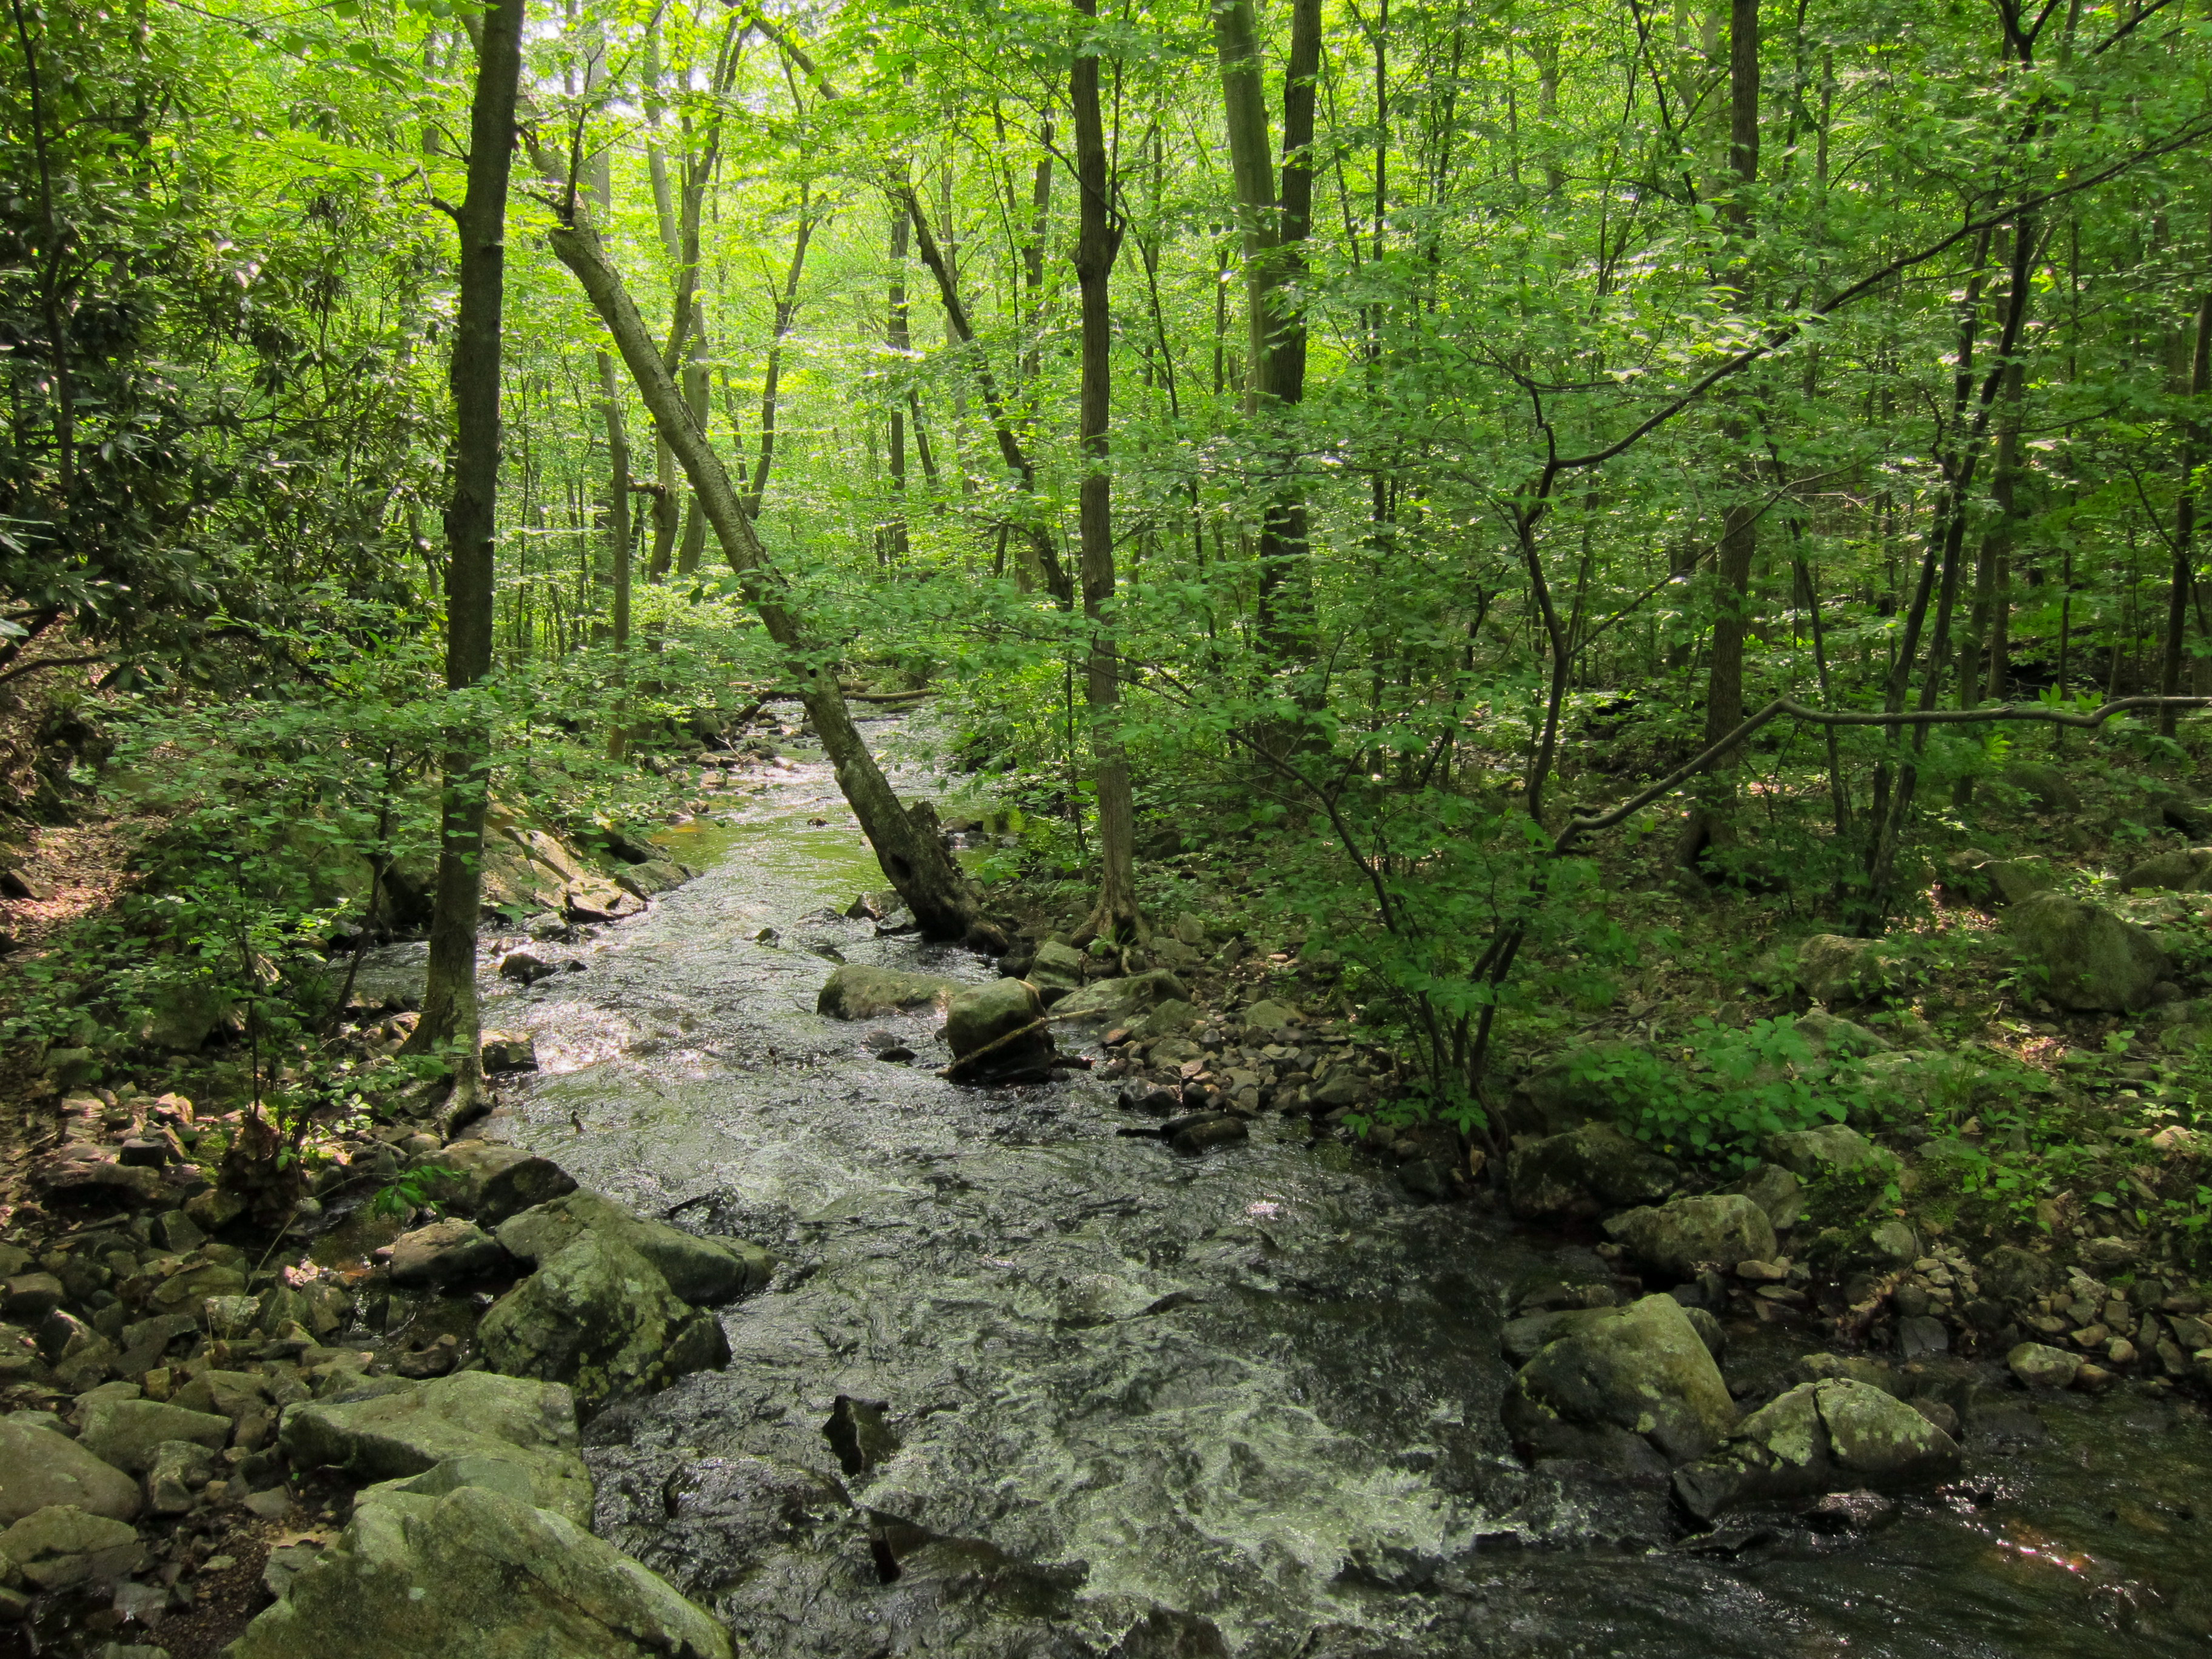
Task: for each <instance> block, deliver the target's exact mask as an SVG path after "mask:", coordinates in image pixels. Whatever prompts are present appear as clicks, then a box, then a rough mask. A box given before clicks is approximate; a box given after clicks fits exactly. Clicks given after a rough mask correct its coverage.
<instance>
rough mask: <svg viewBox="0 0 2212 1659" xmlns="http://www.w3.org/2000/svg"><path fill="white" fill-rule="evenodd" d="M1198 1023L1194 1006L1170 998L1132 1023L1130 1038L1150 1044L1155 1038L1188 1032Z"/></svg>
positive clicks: (1178, 999)
mask: <svg viewBox="0 0 2212 1659" xmlns="http://www.w3.org/2000/svg"><path fill="white" fill-rule="evenodd" d="M1197 1023H1198V1009H1197V1006H1195V1005H1194V1004H1192V1003H1188V1002H1185V1001H1184V1000H1182V998H1180V997H1170V998H1169V999H1168V1000H1166V1001H1165V1002H1163V1003H1161V1004H1160V1005H1159V1006H1158V1007H1156V1008H1154V1009H1153V1010H1152V1012H1150V1013H1149V1014H1139V1016H1138V1017H1137V1018H1135V1019H1133V1020H1132V1021H1130V1023H1129V1026H1128V1031H1129V1036H1130V1037H1131V1038H1132V1039H1133V1041H1135V1042H1150V1041H1152V1039H1153V1038H1154V1037H1164V1036H1175V1035H1176V1032H1178V1031H1188V1030H1189V1029H1190V1028H1191V1027H1192V1026H1193V1025H1194V1024H1197Z"/></svg>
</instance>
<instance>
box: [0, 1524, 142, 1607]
mask: <svg viewBox="0 0 2212 1659" xmlns="http://www.w3.org/2000/svg"><path fill="white" fill-rule="evenodd" d="M0 1559H5V1560H9V1561H12V1562H14V1563H15V1565H16V1567H17V1568H18V1569H19V1570H20V1571H21V1572H22V1575H23V1577H25V1578H27V1579H28V1580H29V1581H30V1582H31V1583H32V1584H33V1586H35V1587H36V1588H37V1589H42V1590H45V1591H46V1592H47V1593H49V1594H52V1592H54V1591H56V1590H66V1589H79V1588H83V1587H88V1586H94V1585H106V1584H113V1583H116V1582H117V1581H118V1579H123V1578H127V1577H130V1576H131V1574H132V1573H134V1572H136V1571H138V1569H139V1567H140V1566H141V1565H143V1564H144V1562H145V1559H146V1548H145V1546H144V1545H143V1544H141V1543H140V1542H139V1541H138V1534H137V1532H136V1531H134V1530H133V1529H132V1528H131V1525H130V1523H129V1522H123V1521H116V1520H111V1519H110V1518H109V1517H107V1516H104V1515H89V1514H87V1513H86V1512H85V1511H84V1510H81V1509H77V1508H76V1507H75V1506H74V1505H71V1504H54V1505H52V1506H51V1507H49V1508H46V1509H42V1510H36V1511H34V1512H33V1513H32V1514H29V1515H27V1516H24V1517H23V1518H22V1519H21V1520H20V1521H18V1522H15V1524H14V1525H13V1526H11V1527H9V1528H8V1529H7V1530H6V1531H5V1532H0Z"/></svg>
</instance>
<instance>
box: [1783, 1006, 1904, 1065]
mask: <svg viewBox="0 0 2212 1659" xmlns="http://www.w3.org/2000/svg"><path fill="white" fill-rule="evenodd" d="M1794 1029H1795V1030H1796V1033H1797V1035H1798V1036H1801V1037H1802V1038H1804V1039H1805V1042H1806V1044H1807V1046H1808V1047H1809V1048H1811V1049H1812V1050H1813V1052H1814V1054H1819V1055H1820V1056H1822V1057H1823V1058H1824V1059H1830V1060H1859V1059H1863V1058H1864V1057H1865V1056H1867V1055H1868V1054H1887V1053H1888V1052H1889V1051H1890V1049H1891V1048H1893V1047H1894V1046H1895V1045H1894V1044H1893V1043H1892V1042H1890V1041H1889V1039H1888V1038H1887V1037H1885V1036H1880V1035H1878V1034H1877V1033H1875V1032H1873V1031H1869V1030H1867V1028H1866V1027H1865V1026H1863V1025H1861V1024H1857V1022H1855V1021H1852V1020H1848V1019H1844V1018H1839V1017H1838V1016H1837V1015H1835V1014H1830V1013H1824V1012H1821V1011H1820V1009H1818V1008H1815V1009H1813V1010H1812V1011H1811V1012H1808V1013H1802V1014H1800V1015H1798V1016H1797V1022H1796V1026H1795V1028H1794Z"/></svg>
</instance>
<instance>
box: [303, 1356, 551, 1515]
mask: <svg viewBox="0 0 2212 1659" xmlns="http://www.w3.org/2000/svg"><path fill="white" fill-rule="evenodd" d="M280 1438H281V1440H282V1443H283V1448H284V1453H285V1455H286V1456H287V1457H289V1459H290V1460H291V1462H292V1467H293V1468H295V1469H313V1468H338V1469H343V1470H344V1471H345V1472H346V1473H348V1474H351V1475H352V1476H353V1477H354V1478H355V1479H356V1480H372V1481H374V1480H399V1479H403V1478H404V1477H406V1476H409V1475H416V1474H422V1473H423V1472H424V1471H425V1470H427V1469H429V1468H434V1467H435V1466H436V1465H437V1464H439V1463H441V1462H445V1461H446V1460H447V1459H448V1458H461V1457H485V1458H490V1459H494V1460H496V1461H500V1462H509V1463H519V1464H520V1465H521V1466H522V1467H523V1468H526V1469H527V1470H528V1471H529V1473H530V1478H531V1484H532V1492H534V1494H535V1501H536V1503H537V1504H538V1507H539V1508H541V1509H549V1510H555V1511H556V1512H558V1513H560V1514H562V1515H565V1516H568V1517H569V1519H571V1520H573V1521H576V1522H588V1521H589V1520H590V1519H591V1516H592V1477H591V1474H590V1472H589V1471H588V1470H587V1469H586V1468H585V1467H584V1460H583V1459H582V1458H580V1457H579V1456H578V1455H576V1401H575V1396H574V1395H573V1394H571V1393H570V1392H569V1391H568V1389H566V1388H563V1387H562V1386H561V1385H559V1384H558V1383H538V1382H532V1381H531V1380H529V1379H527V1378H524V1377H515V1376H494V1375H492V1374H491V1373H490V1372H489V1371H462V1372H460V1373H459V1374H458V1375H456V1376H441V1377H438V1378H436V1379H435V1380H434V1381H431V1382H428V1383H412V1384H407V1385H404V1386H402V1387H399V1388H396V1389H392V1390H391V1391H390V1392H388V1393H384V1394H380V1395H374V1396H372V1397H369V1398H366V1399H337V1400H328V1401H311V1402H302V1403H301V1404H299V1405H295V1406H292V1407H288V1408H287V1409H286V1411H285V1413H284V1416H283V1426H282V1429H281V1432H280Z"/></svg>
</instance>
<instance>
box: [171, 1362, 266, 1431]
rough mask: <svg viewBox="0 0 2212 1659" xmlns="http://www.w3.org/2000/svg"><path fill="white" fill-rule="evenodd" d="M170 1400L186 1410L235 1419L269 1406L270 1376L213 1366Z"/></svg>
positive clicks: (172, 1403) (261, 1410)
mask: <svg viewBox="0 0 2212 1659" xmlns="http://www.w3.org/2000/svg"><path fill="white" fill-rule="evenodd" d="M169 1403H170V1404H171V1405H172V1406H181V1407H184V1409H185V1410H186V1411H192V1412H208V1413H213V1414H214V1415H216V1416H217V1417H227V1418H228V1419H230V1420H231V1421H232V1422H236V1421H237V1420H238V1419H240V1418H241V1417H245V1416H246V1415H248V1414H249V1413H258V1412H264V1411H266V1410H267V1409H268V1408H269V1406H270V1398H269V1388H268V1379H267V1378H266V1377H264V1376H256V1375H255V1374H254V1373H253V1372H252V1371H230V1370H220V1369H217V1368H215V1367H210V1368H209V1369H208V1370H204V1371H201V1372H200V1373H199V1374H198V1375H197V1376H194V1377H193V1378H192V1379H191V1381H190V1382H188V1383H185V1385H184V1387H182V1388H180V1389H178V1390H177V1391H176V1393H175V1394H173V1395H171V1396H170V1397H169Z"/></svg>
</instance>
